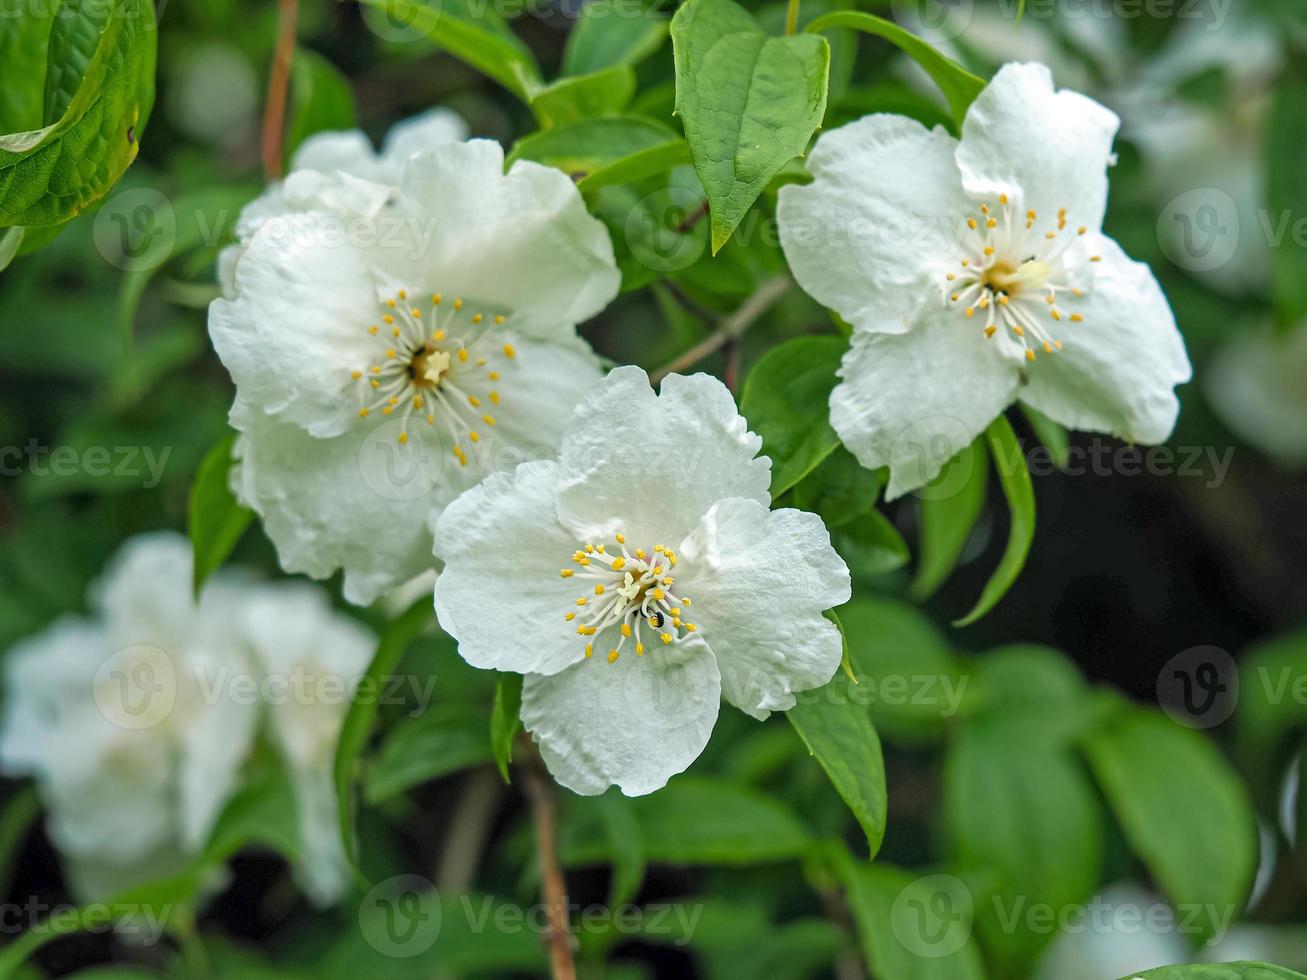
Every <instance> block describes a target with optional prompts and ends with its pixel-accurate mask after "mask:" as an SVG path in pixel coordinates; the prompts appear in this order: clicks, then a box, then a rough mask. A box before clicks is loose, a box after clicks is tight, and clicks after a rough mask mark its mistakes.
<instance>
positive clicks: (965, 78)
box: [808, 10, 985, 126]
mask: <svg viewBox="0 0 1307 980" xmlns="http://www.w3.org/2000/svg"><path fill="white" fill-rule="evenodd" d="M832 27H848V28H851V29H852V30H855V31H862V32H863V33H864V34H874V35H876V36H877V37H883V38H884V39H885V40H887V41H889V42H890V43H891V44H893V45H895V46H896V47H898V48H899V49H900V50H902V51H903V52H904V53H905V54H906V55H908V57H910V58H912V60H913V61H915V62H916V63H917V64H919V65H920V66H921V67H922V69H923V70H925V72H926V74H927V75H929V76H930V77H931V80H932V81H934V83H935V84H936V85H937V86H939V90H940V91H941V92H943V93H944V98H945V99H947V100H948V104H949V109H950V110H952V112H953V119H954V121H955V122H956V123H957V124H958V125H959V126H961V124H962V119H963V117H964V116H965V115H966V114H967V109H968V107H970V105H971V103H972V102H974V101H975V100H976V96H977V95H979V94H980V90H981V89H983V88H984V87H985V80H984V79H983V78H979V77H977V76H976V75H973V74H971V72H969V71H967V70H966V69H965V68H963V67H962V66H961V65H959V64H958V63H957V62H956V61H953V60H952V59H951V58H948V57H946V56H944V55H943V54H941V53H940V52H939V51H937V50H936V49H935V48H933V47H932V46H931V45H929V44H927V43H926V42H925V41H923V40H922V39H921V38H919V37H917V36H916V35H915V34H913V33H912V32H910V31H906V30H904V29H903V28H902V27H899V25H898V24H895V23H894V22H892V21H888V20H885V19H884V18H883V17H877V16H876V15H875V14H865V13H861V12H859V11H854V10H839V11H836V12H835V13H831V14H827V15H826V16H824V17H818V18H817V19H816V20H814V21H813V22H812V23H811V24H809V25H808V30H809V31H810V32H812V33H816V32H818V31H828V30H830V29H831V28H832Z"/></svg>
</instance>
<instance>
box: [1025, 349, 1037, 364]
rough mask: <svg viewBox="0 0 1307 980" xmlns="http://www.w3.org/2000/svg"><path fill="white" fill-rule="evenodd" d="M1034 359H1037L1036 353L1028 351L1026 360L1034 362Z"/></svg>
mask: <svg viewBox="0 0 1307 980" xmlns="http://www.w3.org/2000/svg"><path fill="white" fill-rule="evenodd" d="M1034 359H1035V352H1034V351H1032V350H1027V351H1026V360H1027V361H1033V360H1034Z"/></svg>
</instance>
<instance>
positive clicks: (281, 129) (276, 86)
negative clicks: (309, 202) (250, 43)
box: [263, 0, 299, 180]
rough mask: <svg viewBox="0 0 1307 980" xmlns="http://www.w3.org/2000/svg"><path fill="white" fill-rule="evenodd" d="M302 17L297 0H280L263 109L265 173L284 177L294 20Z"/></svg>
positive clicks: (273, 176)
mask: <svg viewBox="0 0 1307 980" xmlns="http://www.w3.org/2000/svg"><path fill="white" fill-rule="evenodd" d="M298 18H299V10H298V3H297V0H278V5H277V49H276V52H275V53H274V54H273V56H272V72H271V74H270V75H269V76H268V103H267V106H266V107H265V108H264V111H263V175H264V177H266V178H267V179H268V180H277V179H279V178H280V177H281V165H282V159H281V152H282V146H283V145H284V143H285V141H286V138H285V130H286V91H287V89H289V88H290V63H291V58H292V57H294V54H295V24H296V21H297V20H298Z"/></svg>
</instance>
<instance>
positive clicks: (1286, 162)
mask: <svg viewBox="0 0 1307 980" xmlns="http://www.w3.org/2000/svg"><path fill="white" fill-rule="evenodd" d="M1304 159H1307V70H1305V69H1304V68H1303V66H1302V64H1301V63H1299V62H1298V61H1293V62H1290V64H1289V67H1288V68H1287V69H1286V71H1285V73H1284V75H1283V76H1282V77H1281V78H1280V80H1279V82H1278V84H1277V85H1276V86H1275V88H1274V97H1273V101H1272V105H1271V121H1270V129H1269V135H1268V137H1267V143H1266V206H1267V211H1266V214H1265V215H1263V218H1264V220H1265V221H1267V222H1268V224H1269V225H1270V227H1268V228H1266V229H1265V231H1266V234H1267V235H1268V236H1269V237H1270V244H1271V246H1272V247H1271V258H1272V262H1273V269H1274V273H1275V307H1276V324H1277V325H1278V327H1279V328H1280V330H1281V331H1282V332H1284V333H1287V332H1288V331H1290V330H1292V329H1294V328H1295V327H1297V326H1298V325H1299V324H1301V323H1302V322H1303V320H1304V319H1307V248H1304V247H1303V244H1302V242H1301V241H1295V240H1294V237H1293V236H1294V235H1295V227H1294V222H1295V221H1297V222H1301V221H1302V220H1303V215H1307V181H1304V180H1303V179H1302V161H1303V160H1304ZM1279 236H1283V239H1281V238H1280V237H1279Z"/></svg>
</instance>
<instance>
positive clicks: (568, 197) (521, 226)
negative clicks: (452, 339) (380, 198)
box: [395, 140, 621, 340]
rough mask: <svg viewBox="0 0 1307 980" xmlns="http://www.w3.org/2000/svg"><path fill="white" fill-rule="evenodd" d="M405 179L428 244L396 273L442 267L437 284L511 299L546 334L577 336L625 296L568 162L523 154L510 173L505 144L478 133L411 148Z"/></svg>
mask: <svg viewBox="0 0 1307 980" xmlns="http://www.w3.org/2000/svg"><path fill="white" fill-rule="evenodd" d="M400 187H401V199H400V201H399V205H398V211H399V212H400V213H402V214H405V215H410V216H413V217H414V218H415V220H416V222H417V228H416V233H417V235H418V236H419V237H420V238H421V242H420V244H421V246H422V247H421V248H419V249H416V250H412V251H405V253H404V254H403V255H400V256H397V257H396V260H395V272H396V275H407V276H408V277H409V278H410V279H413V280H414V281H418V278H417V277H419V276H421V277H422V280H421V281H425V280H428V279H430V278H431V276H432V270H437V271H438V274H439V279H440V281H439V282H438V283H436V282H432V283H430V284H429V285H430V288H432V289H438V290H440V291H442V292H444V293H447V294H450V295H456V296H457V295H461V296H464V297H466V298H467V299H469V300H476V301H478V302H482V303H498V304H502V305H504V306H506V307H508V308H509V309H511V310H512V311H513V317H512V326H513V327H514V329H516V330H519V331H521V332H523V333H525V334H527V335H532V336H537V337H540V338H543V339H560V340H561V339H567V338H570V337H571V336H572V335H573V333H572V327H573V326H574V325H575V324H577V323H579V322H580V321H582V320H586V319H588V318H589V317H591V316H593V315H594V314H596V313H598V312H599V311H600V310H601V309H603V308H604V306H606V305H607V304H608V303H609V302H610V301H611V300H612V299H613V297H615V296H616V295H617V290H618V286H619V285H620V282H621V274H620V273H619V272H618V271H617V266H616V262H615V260H614V258H613V246H612V243H611V242H610V241H609V239H608V232H607V230H606V229H605V228H604V226H603V223H602V222H600V221H599V220H598V219H597V218H594V217H592V216H591V215H590V213H589V212H588V211H587V210H586V206H585V201H584V200H583V199H582V197H581V194H580V192H578V191H577V189H576V185H575V184H573V183H572V180H571V179H570V178H569V177H568V176H567V175H566V174H564V173H563V172H562V171H560V170H555V169H554V168H552V167H545V166H541V165H540V164H536V163H530V162H528V161H521V162H518V163H516V164H514V165H513V168H512V169H511V170H510V171H509V172H508V173H507V174H505V173H504V151H503V149H502V148H501V147H500V145H499V144H498V143H495V142H493V141H490V140H472V141H470V142H467V143H450V144H447V145H444V146H440V147H437V148H436V149H433V150H427V151H425V152H422V153H419V154H418V155H417V156H414V157H411V158H410V159H409V160H408V163H407V165H406V167H405V170H404V175H403V178H402V181H401V185H400Z"/></svg>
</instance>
